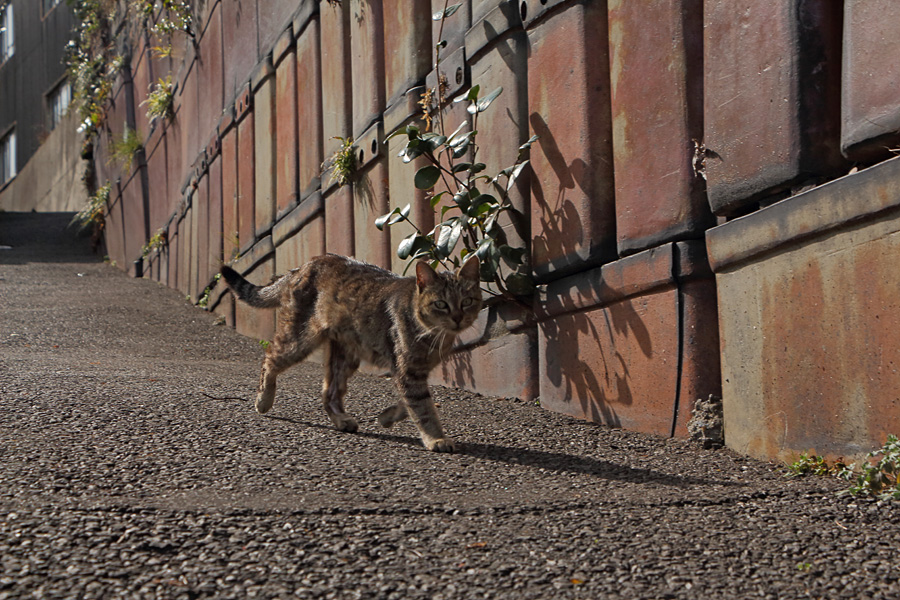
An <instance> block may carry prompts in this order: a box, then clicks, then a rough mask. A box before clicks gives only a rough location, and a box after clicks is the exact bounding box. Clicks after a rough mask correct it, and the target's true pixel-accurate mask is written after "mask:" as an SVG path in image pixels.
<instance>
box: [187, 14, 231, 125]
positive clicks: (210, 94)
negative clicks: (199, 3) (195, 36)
mask: <svg viewBox="0 0 900 600" xmlns="http://www.w3.org/2000/svg"><path fill="white" fill-rule="evenodd" d="M223 10H224V9H223V8H222V3H220V2H217V3H216V4H215V6H214V7H213V12H212V13H211V14H210V16H209V21H208V25H207V27H206V30H205V31H204V32H203V37H201V38H200V48H199V50H198V51H197V62H196V64H195V65H194V67H195V68H196V69H197V85H198V87H199V91H200V110H199V114H198V129H199V132H200V139H201V140H204V139H207V138H208V136H209V135H210V133H211V132H212V131H213V129H215V127H216V124H218V122H219V119H220V118H221V117H222V109H223V108H224V106H225V105H224V102H225V79H224V68H223V67H224V65H223V63H224V60H223V58H224V57H223V47H222V12H223Z"/></svg>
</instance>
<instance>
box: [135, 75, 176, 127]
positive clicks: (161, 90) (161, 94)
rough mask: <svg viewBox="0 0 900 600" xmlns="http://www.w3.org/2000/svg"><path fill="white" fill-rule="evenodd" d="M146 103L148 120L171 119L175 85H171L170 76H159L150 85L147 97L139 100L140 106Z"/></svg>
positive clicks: (173, 113)
mask: <svg viewBox="0 0 900 600" xmlns="http://www.w3.org/2000/svg"><path fill="white" fill-rule="evenodd" d="M144 104H146V105H147V118H148V119H150V121H151V122H152V121H155V120H156V119H163V120H168V119H171V118H172V117H173V116H174V115H175V112H174V110H173V107H174V105H175V87H174V86H173V85H172V76H171V75H168V76H167V77H166V78H165V79H162V78H160V79H159V80H158V81H157V82H156V83H155V84H153V85H151V86H150V93H149V94H148V95H147V99H146V100H144V101H143V102H141V106H143V105H144Z"/></svg>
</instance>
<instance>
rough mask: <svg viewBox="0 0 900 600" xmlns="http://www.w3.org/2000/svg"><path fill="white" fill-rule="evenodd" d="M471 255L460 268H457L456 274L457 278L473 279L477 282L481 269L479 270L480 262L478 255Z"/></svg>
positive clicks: (479, 278)
mask: <svg viewBox="0 0 900 600" xmlns="http://www.w3.org/2000/svg"><path fill="white" fill-rule="evenodd" d="M471 256H472V257H471V258H470V259H469V260H467V261H466V262H465V264H464V265H463V266H462V268H461V269H460V270H459V273H458V274H457V276H456V277H457V279H468V280H470V281H474V282H475V283H478V282H479V281H480V280H481V271H480V266H481V265H480V263H479V262H478V257H477V256H475V255H474V254H473V255H471Z"/></svg>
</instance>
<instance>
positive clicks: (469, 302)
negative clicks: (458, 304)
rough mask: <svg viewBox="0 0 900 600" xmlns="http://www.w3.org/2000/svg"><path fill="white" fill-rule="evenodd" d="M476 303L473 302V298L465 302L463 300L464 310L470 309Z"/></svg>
mask: <svg viewBox="0 0 900 600" xmlns="http://www.w3.org/2000/svg"><path fill="white" fill-rule="evenodd" d="M474 302H475V301H474V300H472V299H471V298H463V300H462V307H463V308H468V307H470V306H472V304H473V303H474Z"/></svg>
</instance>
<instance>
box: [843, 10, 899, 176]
mask: <svg viewBox="0 0 900 600" xmlns="http://www.w3.org/2000/svg"><path fill="white" fill-rule="evenodd" d="M841 73H842V75H843V80H842V84H841V91H842V98H841V117H842V118H841V147H842V149H843V151H844V154H846V155H847V156H848V157H850V158H852V159H854V160H863V161H869V160H878V159H884V158H889V157H890V156H891V153H890V150H889V149H890V148H896V147H898V146H900V133H898V132H900V94H898V92H897V90H900V3H897V2H895V1H894V0H846V1H845V2H844V46H843V69H842V70H841Z"/></svg>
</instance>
